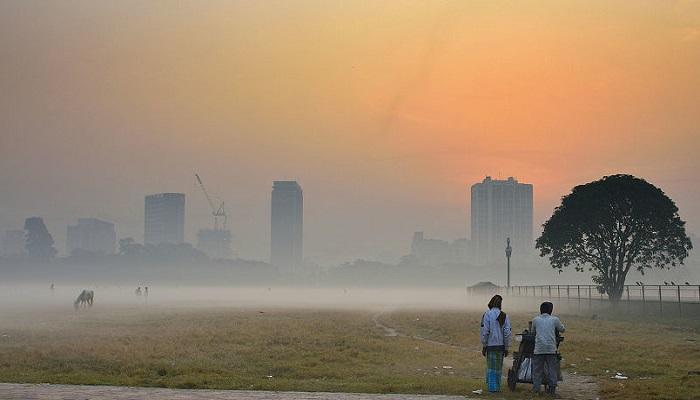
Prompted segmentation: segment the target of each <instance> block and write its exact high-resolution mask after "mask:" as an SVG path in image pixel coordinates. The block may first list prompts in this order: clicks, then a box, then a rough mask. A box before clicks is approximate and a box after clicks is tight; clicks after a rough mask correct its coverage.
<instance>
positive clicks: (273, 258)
mask: <svg viewBox="0 0 700 400" xmlns="http://www.w3.org/2000/svg"><path fill="white" fill-rule="evenodd" d="M271 203H272V204H271V218H270V219H271V232H270V233H271V234H270V263H271V264H272V265H275V266H277V267H279V268H280V270H281V271H283V272H294V271H298V270H299V269H300V268H301V267H302V265H303V247H304V244H303V240H304V195H303V192H302V190H301V186H299V184H298V183H297V182H296V181H275V182H274V184H273V186H272V202H271Z"/></svg>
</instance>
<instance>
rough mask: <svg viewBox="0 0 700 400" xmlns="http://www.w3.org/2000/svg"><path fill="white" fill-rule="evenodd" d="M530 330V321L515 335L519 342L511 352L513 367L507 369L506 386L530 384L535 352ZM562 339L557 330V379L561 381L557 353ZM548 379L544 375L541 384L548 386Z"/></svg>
mask: <svg viewBox="0 0 700 400" xmlns="http://www.w3.org/2000/svg"><path fill="white" fill-rule="evenodd" d="M531 332H532V322H530V324H529V325H528V329H525V330H524V331H523V332H522V333H518V334H516V335H515V341H516V342H519V343H520V345H519V346H518V351H516V352H513V368H510V369H508V388H509V389H510V390H511V391H514V390H515V385H516V384H518V383H530V384H532V356H533V355H534V352H535V334H533V333H531ZM562 341H564V337H562V336H560V335H559V332H557V378H556V379H557V381H561V380H562V377H561V354H560V353H559V351H558V349H559V343H561V342H562ZM549 379H550V377H548V376H547V375H545V377H544V379H543V380H542V384H543V385H545V388H547V387H548V386H549Z"/></svg>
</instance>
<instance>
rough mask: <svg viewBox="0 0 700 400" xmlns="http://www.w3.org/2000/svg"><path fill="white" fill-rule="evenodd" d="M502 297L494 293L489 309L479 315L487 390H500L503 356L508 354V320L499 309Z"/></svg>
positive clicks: (509, 331)
mask: <svg viewBox="0 0 700 400" xmlns="http://www.w3.org/2000/svg"><path fill="white" fill-rule="evenodd" d="M502 303H503V298H502V297H501V296H499V295H495V296H493V297H492V298H491V301H489V304H488V307H489V310H488V311H486V312H485V313H484V315H483V316H482V317H481V346H482V350H481V353H482V354H483V355H484V356H486V386H487V388H488V391H489V392H499V391H500V390H501V378H502V375H503V357H506V356H508V345H509V344H510V333H511V330H510V320H509V319H508V316H507V315H506V313H504V312H503V311H501V305H502Z"/></svg>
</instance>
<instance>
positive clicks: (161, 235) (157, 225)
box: [143, 193, 185, 245]
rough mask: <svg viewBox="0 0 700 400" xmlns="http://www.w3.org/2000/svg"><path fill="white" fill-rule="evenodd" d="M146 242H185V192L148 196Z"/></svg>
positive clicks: (144, 236) (144, 239) (145, 217)
mask: <svg viewBox="0 0 700 400" xmlns="http://www.w3.org/2000/svg"><path fill="white" fill-rule="evenodd" d="M143 242H144V244H154V245H155V244H160V243H175V244H178V243H184V242H185V194H184V193H159V194H152V195H150V196H146V212H145V215H144V234H143Z"/></svg>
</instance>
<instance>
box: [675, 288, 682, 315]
mask: <svg viewBox="0 0 700 400" xmlns="http://www.w3.org/2000/svg"><path fill="white" fill-rule="evenodd" d="M676 290H677V291H678V316H679V317H680V316H681V315H682V312H681V286H680V285H678V286H676Z"/></svg>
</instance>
